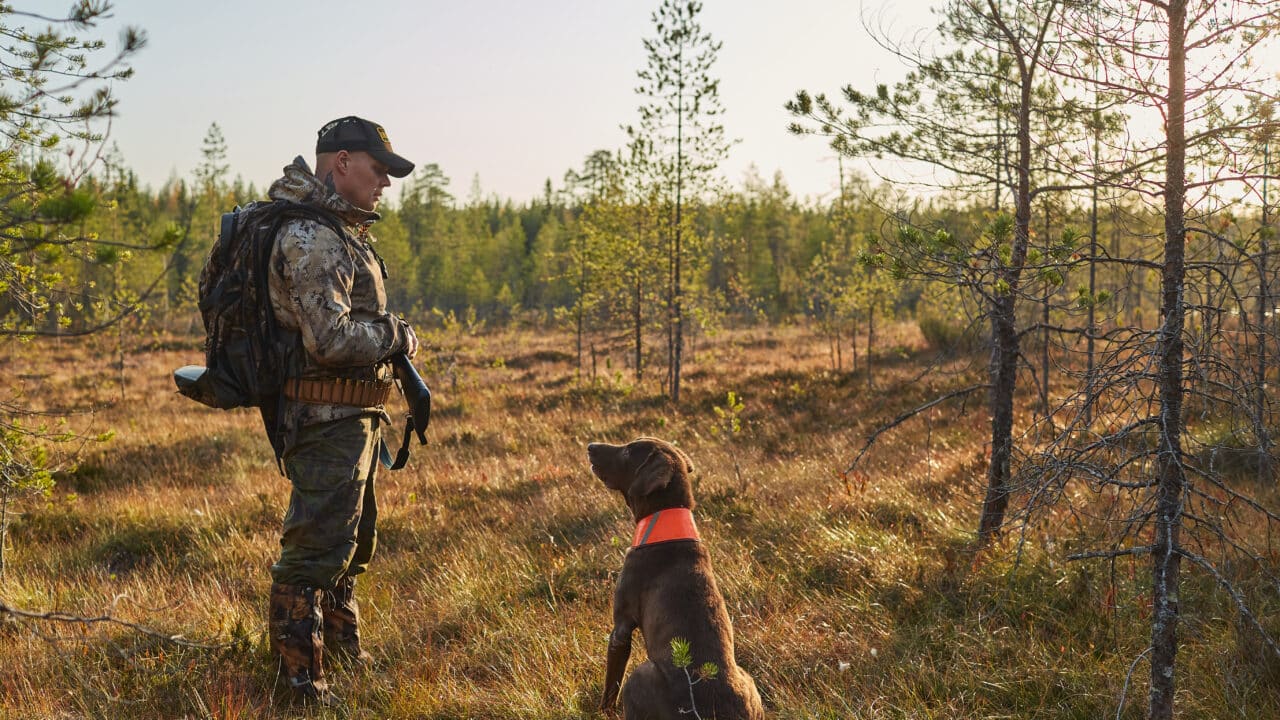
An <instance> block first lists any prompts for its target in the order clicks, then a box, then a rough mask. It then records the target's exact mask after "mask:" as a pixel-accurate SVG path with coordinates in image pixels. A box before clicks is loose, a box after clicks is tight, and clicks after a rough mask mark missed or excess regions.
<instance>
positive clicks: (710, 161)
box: [627, 0, 729, 403]
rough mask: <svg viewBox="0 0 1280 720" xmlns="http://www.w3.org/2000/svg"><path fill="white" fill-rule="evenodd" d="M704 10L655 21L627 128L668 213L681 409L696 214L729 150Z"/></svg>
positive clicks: (665, 234)
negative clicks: (694, 206)
mask: <svg viewBox="0 0 1280 720" xmlns="http://www.w3.org/2000/svg"><path fill="white" fill-rule="evenodd" d="M701 10H702V3H700V2H697V1H696V0H664V1H663V3H662V5H661V6H660V7H659V8H658V9H657V10H656V11H655V12H654V13H653V14H652V21H653V26H654V30H655V32H656V33H657V34H656V37H653V38H651V39H647V40H645V41H644V48H645V51H646V52H647V53H648V58H647V64H646V67H645V68H644V69H643V70H640V71H639V72H637V76H638V77H639V78H640V86H639V87H638V88H636V92H637V94H639V95H640V96H641V98H643V104H642V105H641V107H640V121H639V124H638V125H636V126H634V127H628V128H627V133H628V135H629V136H630V138H631V140H632V147H633V149H634V150H640V151H643V152H644V153H645V155H646V159H645V162H644V163H643V164H642V165H641V167H642V168H644V171H645V173H646V177H647V180H648V182H649V184H650V185H651V186H652V187H653V188H654V190H655V194H656V199H657V200H658V202H659V205H658V208H659V211H660V212H661V218H660V222H661V225H660V227H659V231H660V237H661V241H662V247H661V251H662V254H663V256H664V257H665V258H666V264H667V269H666V278H667V280H666V289H665V293H666V297H665V310H666V324H667V355H668V358H669V362H668V386H669V388H670V393H671V399H672V400H673V401H674V402H677V403H678V402H679V401H680V375H681V363H682V361H683V349H684V325H685V320H686V316H687V313H688V308H687V306H686V294H685V278H684V277H683V273H684V272H685V269H686V268H685V266H686V255H687V253H688V252H689V248H688V244H689V241H690V240H692V239H693V238H692V237H691V228H692V222H691V219H692V218H691V214H690V213H689V212H688V209H689V205H690V203H693V202H697V201H698V200H700V199H703V198H705V197H706V196H707V194H708V193H709V192H711V191H712V190H713V189H714V188H715V186H716V174H715V173H716V169H717V167H719V165H720V163H721V162H722V161H723V160H724V158H725V157H726V155H727V154H728V151H729V142H728V141H727V140H726V139H725V134H724V126H723V125H721V124H720V116H721V114H722V112H723V111H722V110H721V107H720V81H719V80H718V79H717V78H715V77H713V76H712V74H711V70H712V66H713V65H714V64H715V60H716V54H717V53H718V52H719V51H720V45H721V44H720V43H719V42H717V41H715V40H714V39H712V37H711V35H710V34H709V33H707V32H706V31H704V30H703V28H702V25H701V23H700V22H699V21H698V13H699V12H701Z"/></svg>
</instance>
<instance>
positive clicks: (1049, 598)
mask: <svg viewBox="0 0 1280 720" xmlns="http://www.w3.org/2000/svg"><path fill="white" fill-rule="evenodd" d="M114 343H115V339H114V338H106V337H104V338H98V339H94V340H90V341H84V342H70V341H64V342H62V343H60V344H58V343H53V342H44V343H36V344H24V345H19V344H16V343H14V344H10V345H9V346H8V347H6V348H5V349H4V350H3V351H0V360H3V363H4V366H5V367H6V368H7V370H6V372H5V378H6V382H8V383H11V384H13V385H15V386H19V387H22V388H25V393H26V395H27V397H28V400H29V402H32V403H36V404H40V405H44V406H47V407H50V408H83V407H89V406H93V407H95V408H96V410H95V412H94V413H93V414H92V415H86V414H80V415H75V416H73V418H72V425H73V427H75V428H77V429H79V430H82V431H88V432H98V431H102V430H106V429H109V428H110V429H113V430H114V431H115V437H114V439H112V440H111V441H109V442H107V443H105V444H101V445H98V444H90V445H88V446H86V447H85V448H84V449H83V451H82V454H81V459H80V462H79V465H78V467H76V468H75V469H73V470H69V471H66V472H63V473H61V474H60V475H59V477H58V485H57V487H56V488H55V490H54V492H53V494H52V496H50V497H49V498H47V499H45V500H38V501H36V500H29V501H26V502H24V503H23V504H22V505H21V506H20V508H19V509H20V510H22V512H23V514H22V515H21V516H20V517H18V518H16V519H14V520H13V524H12V527H11V529H10V532H9V538H8V541H7V552H6V555H5V558H6V561H7V563H6V564H7V570H6V574H5V575H4V577H3V579H2V580H0V598H3V599H4V600H6V601H7V602H8V603H10V604H12V605H13V606H15V607H19V608H23V609H26V610H31V611H39V612H47V611H59V612H64V613H70V614H73V615H76V616H84V617H92V616H101V615H104V614H107V613H109V614H110V615H111V616H112V617H114V618H118V619H121V620H125V621H129V622H133V623H139V624H141V625H145V626H147V627H149V628H153V629H155V630H157V631H160V632H162V633H165V634H180V635H182V636H183V637H184V638H185V639H187V640H189V641H192V642H194V643H196V645H184V644H179V643H173V642H168V641H165V640H161V639H158V638H156V637H153V636H152V635H149V634H145V633H141V632H138V631H136V630H133V629H130V628H126V627H122V626H120V625H118V624H111V623H81V622H65V621H60V620H51V619H45V620H27V619H22V620H20V619H16V618H13V617H9V618H8V619H6V620H5V621H4V622H3V623H0V718H6V719H7V718H13V719H14V720H17V719H19V718H23V719H25V718H79V717H103V718H185V717H192V718H203V717H214V718H284V717H351V718H442V719H443V718H513V719H515V718H521V719H537V718H585V717H596V716H598V713H597V711H596V710H595V707H596V705H597V703H598V700H599V696H600V691H601V683H602V678H603V673H604V656H605V647H606V635H607V633H608V631H609V630H610V617H611V615H610V601H611V595H612V589H613V582H614V578H615V576H616V573H617V571H618V569H619V568H620V566H621V563H622V559H623V555H624V553H625V548H626V545H627V544H628V541H629V538H630V533H631V528H630V523H629V520H628V518H627V516H626V511H625V508H624V507H623V505H622V502H621V500H620V499H619V498H617V497H615V496H612V495H610V494H609V493H607V492H606V491H605V490H604V488H603V487H602V486H601V485H600V484H599V483H598V481H596V480H595V479H594V478H593V477H592V476H591V474H590V471H589V469H588V466H587V463H586V460H585V446H586V444H587V443H588V442H592V441H597V440H604V441H625V440H628V439H630V438H632V437H635V436H638V435H653V436H658V437H662V438H666V439H669V440H673V441H676V442H678V443H679V444H680V445H681V446H682V447H683V448H685V449H686V450H687V451H688V452H689V454H690V455H691V457H692V459H693V461H694V464H695V465H696V466H697V470H698V473H697V481H696V482H697V486H696V488H697V494H698V498H699V507H698V509H697V511H696V513H695V514H696V516H697V518H698V523H699V527H700V529H701V531H702V533H703V536H704V539H705V541H706V542H707V545H708V547H709V550H710V552H711V555H712V558H713V561H714V563H715V566H716V571H717V574H718V578H719V581H720V587H721V589H722V590H723V592H724V594H725V597H726V600H727V604H728V607H729V612H730V615H731V617H732V619H733V621H734V623H735V631H736V635H737V643H738V660H739V663H740V664H741V665H742V666H743V667H744V668H745V669H746V670H747V671H748V672H750V673H751V674H752V675H754V677H755V678H756V681H757V683H758V685H759V687H760V690H761V693H762V695H763V696H764V698H765V704H766V707H767V708H768V710H769V712H770V714H771V715H772V716H774V717H778V718H1091V719H1092V718H1104V717H1116V716H1117V708H1118V705H1119V703H1120V702H1121V698H1122V696H1123V697H1125V698H1126V702H1125V705H1124V707H1123V709H1122V710H1121V711H1120V713H1119V716H1120V717H1122V718H1138V717H1141V715H1142V709H1143V707H1144V706H1145V693H1146V672H1147V667H1146V665H1145V664H1144V663H1142V662H1141V661H1140V659H1139V655H1140V654H1141V653H1142V651H1143V649H1144V648H1145V647H1146V644H1147V639H1148V635H1149V607H1148V605H1147V604H1146V602H1145V601H1144V595H1143V590H1142V587H1143V584H1144V582H1145V580H1146V578H1147V574H1148V570H1147V567H1146V566H1145V565H1144V564H1142V561H1141V560H1128V559H1126V560H1122V561H1117V562H1115V563H1114V564H1101V563H1094V564H1089V563H1066V562H1065V561H1064V560H1063V558H1064V557H1065V556H1066V554H1067V552H1068V550H1069V549H1071V548H1073V547H1075V545H1078V544H1079V542H1081V540H1080V537H1081V533H1082V532H1083V530H1081V529H1080V527H1079V526H1078V524H1073V522H1077V523H1078V518H1077V521H1072V520H1071V519H1070V518H1067V517H1065V516H1064V517H1063V518H1055V517H1053V516H1050V517H1048V518H1046V519H1045V521H1044V522H1043V523H1041V524H1038V525H1036V526H1034V527H1030V528H1027V531H1026V533H1025V534H1023V535H1021V537H1022V539H1023V540H1024V542H1023V543H1021V544H1015V543H1014V542H1013V541H1012V540H1011V541H1009V542H1008V543H1006V544H1005V545H1003V546H1001V547H997V548H994V549H992V550H990V551H988V552H985V553H983V554H982V555H980V556H975V555H974V553H973V552H972V550H971V543H972V530H973V528H975V527H976V516H977V503H978V499H979V498H980V489H981V483H982V479H983V472H984V471H985V464H984V463H985V460H984V452H985V449H984V444H983V440H984V438H985V436H986V433H987V426H986V419H985V413H983V412H982V411H981V408H980V407H979V406H980V405H981V402H980V401H976V402H971V403H970V406H969V412H968V413H967V414H962V413H961V412H960V411H959V408H958V407H943V408H940V409H937V410H935V411H933V413H932V414H930V415H927V416H925V417H922V418H919V419H917V420H914V421H912V422H909V423H906V424H904V425H902V426H901V427H900V428H898V429H897V430H896V431H895V432H891V433H889V434H886V435H885V436H884V437H883V438H882V440H881V442H880V443H879V444H878V445H877V446H876V448H875V450H874V451H873V452H872V454H871V456H870V460H869V462H868V463H867V464H866V465H865V466H864V467H863V471H864V472H863V473H861V474H859V475H857V476H856V477H851V478H844V477H842V476H841V475H840V472H839V471H840V470H841V469H843V468H844V467H846V466H847V465H848V463H849V461H850V459H851V458H852V456H853V454H854V453H855V452H856V450H857V449H858V448H859V447H861V445H862V442H863V439H864V438H865V436H866V434H867V433H868V432H870V431H871V430H873V429H874V428H875V427H876V426H877V425H878V424H879V423H881V422H883V421H884V420H886V419H888V418H891V417H892V416H893V415H895V414H897V413H898V412H900V411H902V410H904V409H907V408H909V407H912V406H913V405H915V404H918V403H920V402H922V401H924V400H927V399H928V398H930V397H931V396H932V395H933V394H935V393H937V392H938V391H940V390H944V389H947V388H949V387H954V386H958V385H960V384H962V383H964V382H965V377H966V376H968V377H969V379H970V381H971V380H972V379H973V378H975V377H977V375H976V373H977V372H979V371H980V370H981V365H982V362H981V360H978V361H976V362H974V363H972V367H968V366H956V367H946V368H936V369H929V366H928V359H929V354H928V353H927V352H926V351H925V350H924V349H923V348H922V347H921V346H922V341H921V340H920V338H919V334H918V332H917V331H916V330H915V329H914V327H910V328H908V327H901V328H896V329H894V330H893V331H892V332H889V333H884V339H883V340H882V342H881V344H880V347H879V348H878V350H877V355H876V358H875V375H874V380H875V382H874V386H873V387H868V384H867V379H866V376H865V375H864V374H858V375H856V376H855V375H851V374H849V373H848V372H844V373H836V372H832V371H831V370H830V359H829V357H828V353H827V345H826V344H825V343H824V342H823V341H822V340H820V339H819V338H817V337H815V336H813V335H812V334H810V333H808V332H807V331H806V330H805V329H803V328H778V329H772V330H768V329H757V330H741V331H734V332H726V333H723V334H721V335H719V336H717V337H715V338H711V339H702V340H700V341H699V342H698V343H696V344H695V345H694V346H693V347H691V348H690V361H689V362H688V363H687V366H686V368H687V374H686V377H685V385H684V392H685V397H684V398H683V402H682V406H681V407H680V408H679V409H678V410H677V409H675V408H673V407H671V406H670V405H669V404H668V402H667V401H666V400H664V399H663V398H662V397H661V396H660V395H659V394H658V392H657V389H656V387H655V386H654V385H651V384H648V382H646V384H641V385H639V386H635V385H634V383H633V380H632V377H631V373H630V371H629V370H628V369H626V368H624V367H623V366H622V362H623V357H624V353H623V352H622V350H621V349H619V351H618V352H617V353H615V354H613V355H602V356H600V357H598V358H597V359H596V361H595V377H594V378H591V377H585V378H579V377H578V375H577V372H576V362H575V355H574V354H573V339H572V338H571V337H569V336H564V335H559V336H557V335H555V334H554V333H546V332H532V331H523V332H516V331H509V332H503V333H488V334H482V335H475V336H473V335H468V334H465V333H462V334H454V335H452V336H449V337H447V338H445V337H440V338H437V339H436V343H435V345H434V346H433V347H432V348H431V350H432V352H429V353H425V354H424V356H422V357H420V360H423V361H426V362H427V370H428V372H427V380H428V381H429V383H430V384H431V386H432V388H433V390H434V391H435V397H436V413H435V415H434V419H433V422H432V426H431V429H430V432H429V435H430V438H431V441H432V442H431V444H430V445H429V446H427V447H425V448H417V447H415V454H414V457H413V459H412V460H411V464H410V466H409V467H408V468H407V469H405V470H403V471H399V472H388V471H385V470H384V471H382V472H381V474H380V476H379V479H378V482H379V488H378V491H379V506H380V513H381V520H380V528H379V549H378V554H377V556H376V557H375V558H374V563H373V566H372V569H371V571H370V573H369V574H368V575H366V576H365V577H363V578H361V582H360V586H359V593H360V597H361V599H362V602H363V609H364V613H365V622H364V636H365V638H366V641H367V644H368V645H369V646H370V647H371V649H372V650H373V652H374V653H375V655H376V657H377V659H378V662H377V665H376V667H375V669H373V670H370V671H363V672H352V671H346V670H341V669H339V670H338V671H336V672H334V673H333V674H332V676H331V677H332V679H333V685H334V687H335V689H336V691H337V692H338V693H339V694H340V695H341V696H342V697H343V698H344V699H345V700H346V707H345V708H342V709H339V710H334V711H328V710H326V711H320V710H313V709H310V708H307V707H303V706H300V705H297V704H295V703H293V702H292V701H291V699H290V697H289V693H288V691H287V689H286V688H285V687H284V686H283V683H282V682H281V681H280V680H279V679H278V678H277V675H276V668H275V663H274V662H273V660H272V659H271V657H270V655H269V653H268V650H267V643H266V637H265V630H266V619H265V608H266V602H267V594H268V589H269V587H270V578H269V576H268V572H267V569H268V566H269V565H270V563H271V562H272V561H273V559H274V558H275V555H276V552H277V550H278V540H279V534H278V533H279V527H280V520H281V517H282V515H283V511H284V507H285V503H286V500H287V496H288V482H287V481H286V480H285V479H284V478H283V477H281V476H280V475H279V474H278V473H277V471H276V467H275V464H274V462H273V460H272V458H271V453H270V450H269V448H268V446H267V443H266V441H265V439H264V437H263V435H262V432H261V428H260V423H259V421H258V419H257V417H256V415H255V414H251V413H249V412H241V411H237V412H221V411H216V410H209V409H205V408H203V407H201V406H198V405H196V404H195V403H193V402H191V401H189V400H186V399H185V398H182V397H180V396H177V395H176V394H174V393H173V392H172V385H171V381H170V379H169V372H170V370H172V369H173V368H174V367H177V366H179V365H183V364H188V363H192V362H198V360H199V357H200V354H199V351H198V339H194V338H191V339H181V340H177V341H164V342H160V341H154V342H151V341H146V340H138V339H136V338H135V339H134V340H131V341H130V344H131V345H134V346H137V347H138V349H137V350H135V351H130V352H127V353H125V354H124V357H123V372H121V368H120V367H118V365H119V363H120V356H119V354H118V349H117V348H116V346H115V344H114ZM846 362H847V358H846ZM113 363H116V365H113ZM587 374H588V376H589V375H590V374H591V370H590V361H588V370H587ZM730 391H733V392H735V393H736V394H737V395H738V396H739V397H740V398H741V401H742V403H743V408H742V410H741V411H740V417H741V420H742V430H741V432H739V433H736V434H734V433H731V432H728V431H727V428H728V421H727V420H726V419H725V418H724V417H722V416H721V415H719V414H717V412H716V410H715V408H716V407H717V406H719V407H720V408H722V409H723V408H725V407H726V406H727V402H726V396H727V394H728V393H729V392H730ZM399 411H400V410H399V408H398V407H397V408H396V410H395V412H394V413H393V414H397V413H398V412H399ZM400 430H401V429H400V428H396V429H394V431H393V434H395V435H396V439H397V440H398V436H399V432H400ZM1182 606H1183V613H1184V619H1185V624H1184V625H1183V626H1182V630H1181V636H1182V638H1183V641H1184V644H1183V648H1182V651H1181V653H1180V655H1179V663H1180V665H1179V668H1180V673H1181V674H1180V677H1179V679H1178V682H1179V687H1180V696H1179V703H1180V710H1181V714H1182V716H1183V717H1188V718H1201V717H1204V718H1227V717H1232V718H1236V717H1244V718H1274V717H1277V716H1280V663H1277V662H1276V661H1275V660H1274V659H1268V656H1266V655H1265V654H1264V653H1263V651H1262V650H1261V649H1260V647H1259V643H1257V642H1256V641H1254V640H1252V639H1251V637H1250V636H1249V635H1248V634H1247V633H1246V632H1244V631H1242V630H1240V629H1239V628H1238V624H1237V621H1236V616H1235V613H1234V611H1233V610H1232V609H1231V608H1230V606H1229V604H1228V603H1226V602H1224V601H1223V599H1222V598H1220V597H1219V596H1217V595H1215V594H1214V593H1212V592H1211V591H1210V586H1209V584H1208V582H1207V581H1204V580H1201V579H1198V578H1195V577H1192V578H1190V579H1189V580H1188V581H1187V583H1186V585H1185V589H1184V593H1183V600H1182ZM694 650H695V657H696V648H695V649H694ZM642 655H643V650H642V649H641V645H640V644H639V643H637V644H636V652H635V653H634V656H633V660H632V662H633V663H635V662H637V661H638V660H639V659H642V657H638V656H642ZM1131 667H1134V668H1136V669H1135V670H1134V671H1133V673H1132V676H1131V677H1128V680H1127V682H1126V678H1127V676H1128V675H1129V672H1130V668H1131Z"/></svg>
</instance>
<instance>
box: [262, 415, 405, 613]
mask: <svg viewBox="0 0 1280 720" xmlns="http://www.w3.org/2000/svg"><path fill="white" fill-rule="evenodd" d="M380 438H381V433H380V432H379V429H378V418H376V417H352V418H345V419H342V420H334V421H332V422H327V423H321V424H318V425H311V426H308V427H304V428H302V429H300V430H299V431H298V434H297V437H296V439H295V440H294V442H292V443H291V445H290V447H289V448H288V450H286V451H285V454H284V469H285V475H287V476H288V478H289V480H290V482H292V484H293V493H292V494H291V495H290V497H289V510H288V511H287V512H286V513H285V516H284V533H283V534H282V536H281V538H280V559H279V560H278V561H277V562H276V563H275V564H274V565H272V566H271V578H272V580H274V581H275V582H277V583H281V584H284V585H297V586H299V587H313V588H322V589H325V590H331V589H333V587H334V585H335V584H336V583H337V582H338V580H340V579H341V578H342V577H344V576H348V575H351V576H354V575H359V574H360V573H362V572H364V571H365V569H366V568H367V567H368V565H369V559H370V558H372V557H373V550H374V547H375V546H376V545H377V540H378V536H377V531H376V529H375V525H376V523H377V519H378V504H377V501H376V500H375V498H374V493H373V483H374V477H375V476H376V475H377V470H378V447H379V441H380Z"/></svg>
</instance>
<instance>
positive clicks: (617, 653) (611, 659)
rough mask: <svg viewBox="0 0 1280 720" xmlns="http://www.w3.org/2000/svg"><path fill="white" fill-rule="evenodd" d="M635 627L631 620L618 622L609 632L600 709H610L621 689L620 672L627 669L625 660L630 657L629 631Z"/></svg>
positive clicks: (632, 630)
mask: <svg viewBox="0 0 1280 720" xmlns="http://www.w3.org/2000/svg"><path fill="white" fill-rule="evenodd" d="M635 629H636V625H635V623H633V622H629V621H628V622H619V623H617V624H615V625H614V626H613V632H611V633H609V655H608V660H607V661H606V662H605V666H604V698H603V699H601V700H600V709H601V710H610V709H612V708H613V706H614V704H615V703H617V701H618V691H619V690H620V689H622V674H623V673H624V672H626V670H627V661H628V660H630V659H631V633H632V632H634V631H635Z"/></svg>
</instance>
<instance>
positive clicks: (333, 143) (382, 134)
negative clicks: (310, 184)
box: [316, 115, 413, 178]
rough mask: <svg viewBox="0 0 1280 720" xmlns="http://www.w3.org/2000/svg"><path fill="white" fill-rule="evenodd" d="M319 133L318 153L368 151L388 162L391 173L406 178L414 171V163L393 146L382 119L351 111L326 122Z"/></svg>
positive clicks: (385, 163) (384, 162) (317, 140)
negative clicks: (377, 120) (403, 156)
mask: <svg viewBox="0 0 1280 720" xmlns="http://www.w3.org/2000/svg"><path fill="white" fill-rule="evenodd" d="M316 135H317V136H318V137H317V139H316V154H317V155H318V154H320V153H331V152H337V151H339V150H348V151H351V152H367V153H369V154H370V155H372V156H373V157H374V159H376V160H377V161H378V162H381V163H382V164H383V165H386V166H387V173H388V174H389V175H391V176H392V177H398V178H402V177H404V176H405V175H408V174H409V173H411V172H413V163H411V162H409V161H408V160H405V159H404V158H402V157H400V156H399V155H397V154H395V152H393V151H392V150H391V141H390V140H388V139H387V131H386V130H383V129H382V126H381V125H379V124H378V123H375V122H370V121H368V120H365V119H364V118H359V117H356V116H355V115H348V116H346V117H344V118H338V119H337V120H332V121H330V122H327V123H325V124H324V127H322V128H320V132H318V133H316Z"/></svg>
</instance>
